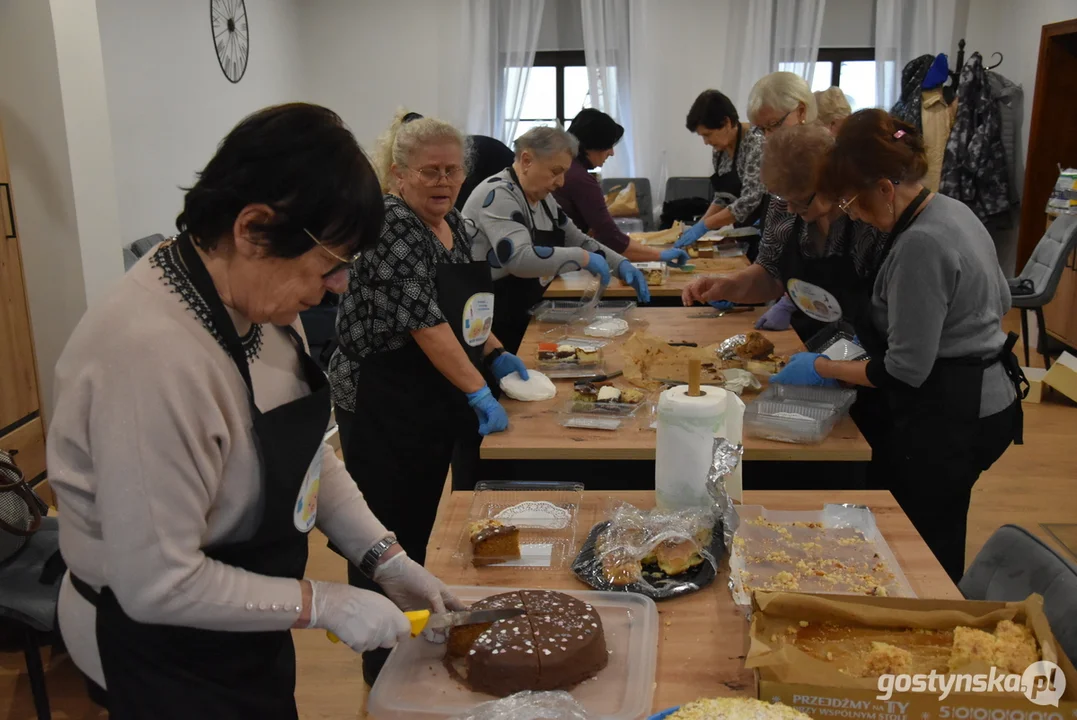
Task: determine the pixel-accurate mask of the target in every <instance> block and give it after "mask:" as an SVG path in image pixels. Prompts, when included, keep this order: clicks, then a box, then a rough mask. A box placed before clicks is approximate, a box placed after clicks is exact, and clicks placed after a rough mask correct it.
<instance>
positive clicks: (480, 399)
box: [467, 385, 509, 437]
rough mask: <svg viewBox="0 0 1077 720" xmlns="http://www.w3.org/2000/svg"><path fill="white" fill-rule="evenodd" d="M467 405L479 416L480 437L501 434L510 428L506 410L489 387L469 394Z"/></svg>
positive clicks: (483, 387) (485, 386)
mask: <svg viewBox="0 0 1077 720" xmlns="http://www.w3.org/2000/svg"><path fill="white" fill-rule="evenodd" d="M467 404H468V405H470V406H471V409H472V410H474V411H475V414H476V415H478V416H479V435H482V436H483V437H485V436H487V435H489V434H490V433H496V432H501V431H502V430H507V429H508V427H509V416H508V414H507V413H506V412H505V408H503V407H501V403H499V402H498V401H497V400H496V399H495V398H494V396H493V393H491V392H490V387H489V386H488V385H483V386H482V387H481V388H479V389H478V390H476V391H475V392H469V393H468V394H467Z"/></svg>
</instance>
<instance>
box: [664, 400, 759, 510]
mask: <svg viewBox="0 0 1077 720" xmlns="http://www.w3.org/2000/svg"><path fill="white" fill-rule="evenodd" d="M700 392H701V393H702V395H700V396H699V397H691V396H689V395H688V386H687V385H680V386H678V387H675V388H671V389H669V390H666V391H665V392H663V393H662V395H661V396H660V397H659V399H658V438H657V449H656V453H655V467H654V486H655V501H656V503H657V504H658V506H659V507H662V508H669V509H678V508H688V507H708V506H710V505H711V504H712V500H711V497H710V495H709V494H708V493H707V488H706V481H707V470H708V469H709V468H710V464H711V455H712V453H713V450H714V438H715V437H719V436H720V437H724V438H726V439H727V440H730V441H731V442H735V443H740V442H741V435H742V432H743V431H742V426H743V422H744V403H743V402H741V400H740V398H738V397H737V396H736V395H735V394H733V393H731V392H729V391H727V390H724V389H722V388H717V387H710V386H703V387H701V388H700ZM740 473H741V471H740V468H739V467H738V468H737V471H736V473H735V477H733V478H730V480H729V481H728V488H729V493H730V495H731V496H733V497H734V499H737V500H739V499H740V495H741V485H742V482H741V479H740Z"/></svg>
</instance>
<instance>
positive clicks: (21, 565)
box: [0, 517, 63, 720]
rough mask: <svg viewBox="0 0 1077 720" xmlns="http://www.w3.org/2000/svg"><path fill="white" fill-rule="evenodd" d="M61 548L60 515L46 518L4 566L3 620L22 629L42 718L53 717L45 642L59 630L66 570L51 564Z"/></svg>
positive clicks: (0, 570)
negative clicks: (44, 658)
mask: <svg viewBox="0 0 1077 720" xmlns="http://www.w3.org/2000/svg"><path fill="white" fill-rule="evenodd" d="M59 549H60V528H59V523H58V522H57V520H56V518H53V517H43V518H41V527H40V528H39V529H38V531H37V532H35V533H34V534H33V535H31V536H30V539H29V541H28V542H27V543H26V545H25V546H24V547H23V548H22V550H20V551H19V552H18V554H16V555H15V557H13V558H10V559H9V560H7V561H6V562H5V563H4V564H3V565H0V622H4V623H12V624H14V625H15V626H16V627H17V629H18V630H19V634H20V636H21V639H22V649H23V654H24V655H25V657H26V672H27V675H28V676H29V678H30V692H31V693H32V694H33V697H34V709H35V710H36V711H37V717H38V720H49V718H51V717H52V713H51V711H50V709H49V696H48V693H47V692H46V689H45V668H44V666H43V665H42V663H41V644H42V641H43V640H44V639H46V638H47V637H48V636H49V635H51V634H52V633H53V631H54V630H55V629H56V603H57V600H58V598H59V595H60V579H61V578H62V577H63V573H62V572H58V571H51V570H50V569H49V568H48V567H47V566H48V565H50V563H51V562H53V560H54V558H56V557H58V555H57V553H58V552H59Z"/></svg>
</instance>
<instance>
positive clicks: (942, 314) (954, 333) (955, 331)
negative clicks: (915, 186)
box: [869, 195, 1015, 417]
mask: <svg viewBox="0 0 1077 720" xmlns="http://www.w3.org/2000/svg"><path fill="white" fill-rule="evenodd" d="M1009 309H1010V289H1009V286H1008V285H1007V283H1006V277H1005V276H1004V275H1003V274H1002V269H1001V268H1000V267H999V264H998V256H997V255H996V254H995V245H994V243H993V242H992V240H991V236H990V235H989V234H988V233H987V229H986V228H984V226H983V223H981V222H980V220H979V219H978V218H977V217H976V216H975V215H974V214H973V213H972V211H971V210H969V208H968V207H967V206H966V205H965V204H964V203H962V202H959V201H957V200H954V199H953V198H949V197H946V196H945V195H936V196H935V198H934V199H933V200H932V201H931V202H930V203H929V204H928V205H927V207H926V208H924V210H923V211H922V212H921V213H920V216H919V217H918V218H916V220H915V222H913V224H912V225H911V226H910V227H909V229H908V230H906V231H905V232H903V233H902V234H901V235H900V236H899V237H898V238H897V240H896V241H895V243H894V247H893V249H892V250H891V251H890V254H889V256H888V257H887V258H886V260H885V261H884V262H883V264H882V267H881V268H880V269H879V275H878V277H877V278H876V279H875V292H874V296H873V297H872V320H873V321H874V323H875V327H876V328H878V330H879V331H880V332H881V333H883V335H884V336H885V337H886V338H887V340H888V341H889V345H890V348H889V349H888V350H887V351H886V357H885V367H886V372H887V373H888V374H889V375H890V376H891V377H892V378H894V379H897V380H900V381H901V382H903V383H906V384H908V385H911V386H913V387H920V386H921V385H922V384H923V383H924V381H925V380H926V379H927V376H928V375H929V374H930V373H931V369H932V367H933V366H934V364H935V360H936V359H937V358H957V357H967V356H975V357H980V358H984V359H987V358H990V357H992V356H994V355H997V354H998V352H999V351H1000V350H1001V349H1002V345H1003V343H1004V342H1005V341H1006V333H1004V332H1003V331H1002V316H1003V315H1005V314H1006V313H1007V312H1008V311H1009ZM869 377H870V374H869ZM873 382H874V381H873ZM875 384H878V383H875ZM1014 397H1015V393H1014V389H1013V385H1012V384H1011V383H1010V380H1009V378H1008V377H1007V376H1006V372H1005V370H1004V369H1003V368H1002V365H1001V364H999V363H995V364H994V365H993V366H991V367H990V368H988V369H987V370H985V371H984V380H983V389H982V391H981V394H980V417H987V416H988V415H993V414H995V413H997V412H1000V411H1002V410H1005V409H1006V408H1007V407H1008V406H1009V405H1010V403H1012V402H1013V400H1014Z"/></svg>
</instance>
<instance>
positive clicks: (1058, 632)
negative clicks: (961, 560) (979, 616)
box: [958, 525, 1077, 660]
mask: <svg viewBox="0 0 1077 720" xmlns="http://www.w3.org/2000/svg"><path fill="white" fill-rule="evenodd" d="M958 588H960V590H961V593H962V594H963V595H964V596H965V597H966V598H968V599H969V600H993V601H997V602H1017V601H1020V600H1024V599H1025V598H1027V597H1028V596H1029V595H1031V594H1032V593H1038V594H1040V595H1042V596H1043V608H1044V612H1045V613H1046V615H1047V619H1048V621H1050V623H1051V631H1052V632H1053V633H1054V635H1055V638H1056V639H1057V640H1058V644H1059V646H1061V648H1062V651H1063V652H1065V653H1066V655H1068V656H1069V658H1070V659H1071V660H1073V659H1074V658H1077V565H1074V564H1073V563H1072V562H1070V561H1069V560H1067V559H1066V558H1064V557H1062V556H1061V555H1059V554H1058V553H1057V552H1055V551H1054V550H1053V549H1052V548H1051V547H1049V546H1048V545H1046V544H1045V543H1044V542H1043V541H1041V540H1040V539H1039V538H1037V537H1035V536H1034V535H1033V534H1032V533H1030V532H1029V531H1028V530H1025V529H1024V528H1020V527H1017V526H1016V525H1003V526H1002V527H1000V528H999V529H998V530H996V531H995V534H994V535H992V536H991V537H990V538H989V539H988V541H987V543H986V544H985V545H984V546H983V549H982V550H980V552H979V554H978V555H977V556H976V559H975V560H973V561H972V564H971V565H970V566H969V569H968V570H967V571H966V572H965V575H964V577H962V578H961V582H959V583H958Z"/></svg>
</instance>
